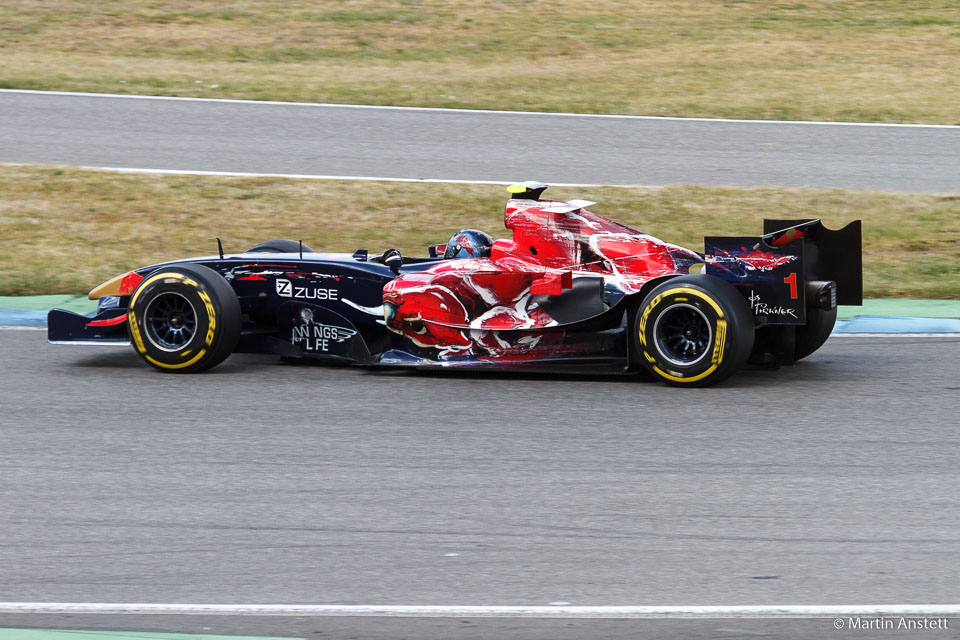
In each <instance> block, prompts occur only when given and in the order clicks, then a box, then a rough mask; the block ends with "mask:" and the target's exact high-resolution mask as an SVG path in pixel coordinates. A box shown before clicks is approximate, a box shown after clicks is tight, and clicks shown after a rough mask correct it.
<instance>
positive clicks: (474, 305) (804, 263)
mask: <svg viewBox="0 0 960 640" xmlns="http://www.w3.org/2000/svg"><path fill="white" fill-rule="evenodd" d="M546 187H547V185H545V184H541V183H534V182H527V183H523V184H519V185H513V186H511V187H509V188H508V191H509V192H510V193H511V194H512V197H511V199H510V200H509V201H508V202H507V205H506V214H505V224H506V228H507V229H509V230H510V231H512V232H513V237H512V238H510V239H505V240H497V241H495V242H494V241H493V240H492V239H491V238H490V237H489V236H487V235H486V234H485V233H483V232H480V231H475V230H470V229H465V230H462V231H460V232H458V233H457V234H456V235H454V237H453V238H452V239H451V241H450V242H449V243H447V244H446V245H433V246H431V247H430V251H429V253H430V257H421V258H409V257H403V256H401V255H400V253H399V252H398V251H396V250H393V249H391V250H388V251H385V252H383V253H382V254H378V255H373V256H371V255H370V254H368V252H367V250H366V249H359V250H357V251H356V252H355V253H353V254H348V253H344V254H326V253H315V252H314V251H312V250H311V249H310V248H309V247H306V246H304V245H303V244H302V243H298V242H294V241H291V240H274V241H270V242H265V243H262V244H259V245H257V246H255V247H253V248H251V249H250V250H248V251H246V252H244V253H241V254H235V255H224V253H223V249H222V247H220V251H219V255H216V256H208V257H203V258H190V259H187V260H177V261H174V262H167V263H164V264H159V265H153V266H149V267H142V268H139V269H136V270H134V271H131V272H129V273H127V274H124V275H121V276H117V277H116V278H114V279H113V280H110V281H109V282H106V283H104V284H102V285H100V286H99V287H97V288H95V289H94V290H93V291H91V292H90V298H91V299H98V300H99V307H98V309H97V311H96V313H95V314H94V315H92V316H82V315H78V314H75V313H70V312H68V311H63V310H59V309H55V310H53V311H51V312H50V314H49V317H48V335H49V340H50V342H53V343H131V342H132V343H133V346H134V348H135V349H136V351H137V353H138V354H140V357H141V358H143V360H145V361H146V362H147V363H149V364H150V365H152V366H153V367H155V368H157V369H159V370H160V371H171V372H181V373H184V372H195V371H203V370H205V369H209V368H210V367H213V366H214V365H216V364H218V363H220V362H222V361H223V360H224V359H225V358H227V357H228V356H229V355H230V354H231V353H234V352H236V353H267V354H275V355H279V356H283V357H294V358H315V359H318V360H321V361H338V362H348V363H354V364H360V365H369V366H389V367H397V366H415V367H512V368H521V367H524V368H535V369H551V368H552V369H555V370H556V369H560V370H564V371H571V370H577V369H579V370H589V371H608V372H637V373H645V374H649V375H652V376H653V377H655V378H657V379H659V380H662V381H664V382H667V383H669V384H675V385H681V386H706V385H710V384H714V383H716V382H719V381H721V380H723V379H724V378H726V377H728V376H730V375H731V374H733V373H735V372H736V371H737V370H738V369H740V368H741V367H743V366H744V364H745V363H747V362H752V363H755V364H760V365H766V366H770V367H776V366H777V365H780V364H791V363H793V362H794V361H795V360H799V359H800V358H803V357H805V356H808V355H810V354H811V353H813V352H814V351H816V350H817V349H818V348H819V347H820V346H821V345H822V344H823V343H824V342H825V341H826V339H827V337H828V336H829V335H830V332H831V330H832V328H833V325H834V322H835V320H836V317H837V304H861V302H862V299H861V298H862V278H861V249H860V222H859V221H855V222H852V223H850V224H849V225H847V226H846V227H845V228H844V229H842V230H840V231H831V230H829V229H827V228H825V227H824V226H823V225H822V224H821V223H820V221H819V220H766V221H765V222H764V235H762V236H757V237H707V238H706V239H705V251H704V253H703V254H701V253H697V252H695V251H691V250H689V249H684V248H682V247H678V246H676V245H672V244H669V243H666V242H663V241H661V240H658V239H656V238H654V237H651V236H649V235H646V234H643V233H640V232H638V231H634V230H633V229H630V228H628V227H625V226H623V225H621V224H617V223H616V222H612V221H611V220H607V219H606V218H603V217H601V216H599V215H597V214H595V213H592V212H590V211H588V210H587V209H586V208H585V207H587V206H590V205H592V204H595V203H593V202H588V201H584V200H571V201H569V202H561V201H553V200H541V199H540V196H541V194H542V193H543V191H544V189H546ZM218 246H219V240H218Z"/></svg>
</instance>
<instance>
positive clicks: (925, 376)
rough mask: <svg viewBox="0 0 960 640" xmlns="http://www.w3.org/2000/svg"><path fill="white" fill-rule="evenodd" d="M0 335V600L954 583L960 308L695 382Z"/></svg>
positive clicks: (765, 598)
mask: <svg viewBox="0 0 960 640" xmlns="http://www.w3.org/2000/svg"><path fill="white" fill-rule="evenodd" d="M0 353H2V354H3V367H2V370H0V403H2V406H3V410H2V413H0V424H2V433H3V446H2V447H0V468H2V469H3V473H2V474H0V497H2V502H0V505H2V506H0V511H2V517H0V566H2V567H3V571H2V572H0V601H21V602H22V601H32V602H77V601H85V602H157V603H162V602H180V603H187V602H194V603H281V604H301V603H302V604H317V603H324V604H428V605H464V604H471V605H502V604H518V605H547V604H551V603H555V602H566V603H572V604H575V605H641V604H642V605H671V604H674V605H676V604H683V605H747V604H857V603H878V604H883V603H931V604H949V603H957V602H960V581H958V580H957V573H956V568H957V567H958V566H960V533H958V532H960V492H958V491H957V487H958V486H960V465H958V464H957V456H956V451H957V447H958V446H960V438H958V435H957V428H958V426H960V424H958V418H957V397H958V391H960V383H958V382H957V379H956V376H955V375H953V374H952V373H950V368H949V365H948V364H946V363H951V362H956V361H957V359H958V358H960V338H958V337H956V336H952V337H943V338H907V337H904V338H837V337H834V338H831V340H830V341H829V342H828V343H827V345H826V346H825V347H824V349H823V350H822V351H821V352H818V353H817V354H815V355H814V356H812V357H810V358H809V360H808V361H804V362H802V363H799V364H797V365H796V366H794V367H791V368H784V369H782V370H780V371H777V372H770V371H764V370H751V371H746V372H744V373H742V374H741V375H738V376H737V377H735V378H733V379H731V380H730V381H729V382H728V383H726V384H724V385H722V386H719V387H715V388H711V389H703V390H685V389H673V388H669V387H665V386H662V385H659V384H655V383H654V384H650V383H638V382H636V381H633V380H631V379H626V378H597V377H541V376H534V375H510V376H507V375H483V374H473V375H445V374H430V375H424V374H416V373H410V372H390V373H384V372H378V371H371V370H363V369H357V368H339V367H337V368H328V367H317V366H298V365H288V364H282V363H279V362H278V361H276V360H274V359H273V358H270V357H254V356H234V357H232V358H231V359H229V360H228V361H227V362H226V363H225V364H224V365H221V366H220V367H218V368H217V369H215V370H213V371H211V372H209V373H208V374H203V375H194V376H178V375H164V374H160V373H158V372H155V371H153V370H152V369H149V368H148V367H146V366H145V365H143V364H141V362H140V360H139V359H138V358H137V357H136V356H135V355H134V354H133V352H132V350H130V349H129V348H120V347H83V346H81V347H71V346H53V345H48V344H47V343H46V342H45V335H44V333H43V332H41V331H28V330H19V331H17V330H0Z"/></svg>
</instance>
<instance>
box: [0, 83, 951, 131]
mask: <svg viewBox="0 0 960 640" xmlns="http://www.w3.org/2000/svg"><path fill="white" fill-rule="evenodd" d="M0 93H19V94H32V95H50V96H77V97H81V98H123V99H127V100H175V101H181V102H222V103H227V104H261V105H280V106H295V107H328V108H333V109H385V110H391V111H427V112H430V111H433V112H439V113H480V114H506V115H514V116H517V115H522V116H554V117H560V118H616V119H621V120H670V121H678V122H739V123H746V124H805V125H818V126H824V125H826V126H841V127H919V128H926V129H960V125H954V124H919V123H896V122H890V123H887V122H830V121H816V120H742V119H736V118H678V117H675V116H631V115H620V114H607V113H563V112H561V113H553V112H551V111H507V110H499V109H451V108H447V107H394V106H386V105H371V104H332V103H328V102H285V101H282V100H238V99H233V98H188V97H180V96H145V95H135V94H123V93H85V92H82V91H37V90H34V89H0Z"/></svg>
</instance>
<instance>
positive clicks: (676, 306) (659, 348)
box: [633, 275, 754, 387]
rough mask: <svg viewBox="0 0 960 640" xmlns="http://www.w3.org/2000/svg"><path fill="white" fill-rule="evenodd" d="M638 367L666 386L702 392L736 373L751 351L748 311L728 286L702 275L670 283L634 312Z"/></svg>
mask: <svg viewBox="0 0 960 640" xmlns="http://www.w3.org/2000/svg"><path fill="white" fill-rule="evenodd" d="M633 334H634V341H633V343H634V348H635V349H636V350H637V355H638V359H639V361H640V362H641V363H642V364H643V366H644V367H645V368H646V369H647V370H648V371H649V372H650V373H651V374H653V376H654V377H656V378H657V379H659V380H661V381H663V382H666V383H667V384H671V385H676V386H686V387H705V386H709V385H712V384H716V383H718V382H720V381H721V380H723V379H725V378H727V377H729V376H730V375H732V374H734V373H735V372H736V371H738V370H739V369H740V368H741V367H742V366H743V365H744V363H745V362H746V360H747V356H749V355H750V350H751V349H752V348H753V338H754V324H753V314H752V313H751V312H750V306H749V305H748V304H747V301H746V300H744V298H743V296H741V295H740V294H739V293H737V291H736V289H734V288H733V286H732V285H730V284H729V283H727V282H725V281H723V280H721V279H719V278H715V277H713V276H708V275H689V276H678V277H676V278H672V279H670V280H668V281H666V282H664V283H662V284H660V285H658V286H657V287H656V288H654V289H653V290H652V291H651V292H650V293H649V294H648V295H647V297H646V298H644V300H643V302H642V303H641V304H640V307H639V308H638V309H637V312H636V315H635V319H634V323H633Z"/></svg>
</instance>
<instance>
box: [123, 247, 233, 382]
mask: <svg viewBox="0 0 960 640" xmlns="http://www.w3.org/2000/svg"><path fill="white" fill-rule="evenodd" d="M240 324H241V317H240V303H239V302H238V301H237V296H236V294H235V293H234V291H233V288H231V287H230V285H229V284H228V283H227V281H226V280H224V279H223V277H222V276H221V275H220V274H219V273H217V272H216V271H214V270H213V269H210V268H209V267H205V266H203V265H195V264H191V265H176V266H170V267H161V268H160V269H157V270H156V271H155V272H153V273H151V274H150V275H149V276H147V277H146V278H145V279H144V280H143V282H141V283H140V285H139V286H138V287H137V289H136V291H134V292H133V295H132V296H131V297H130V311H129V312H128V313H127V327H128V329H129V331H130V342H131V343H132V344H133V347H134V349H136V351H137V353H138V354H139V355H140V357H141V358H142V359H143V360H144V362H146V363H147V364H149V365H150V366H152V367H154V368H155V369H157V370H159V371H164V372H168V373H196V372H198V371H205V370H206V369H209V368H210V367H213V366H216V365H218V364H220V363H221V362H223V361H224V360H225V359H226V358H227V357H228V356H229V355H230V354H231V353H233V350H234V349H235V348H236V346H237V341H238V340H239V339H240Z"/></svg>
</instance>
